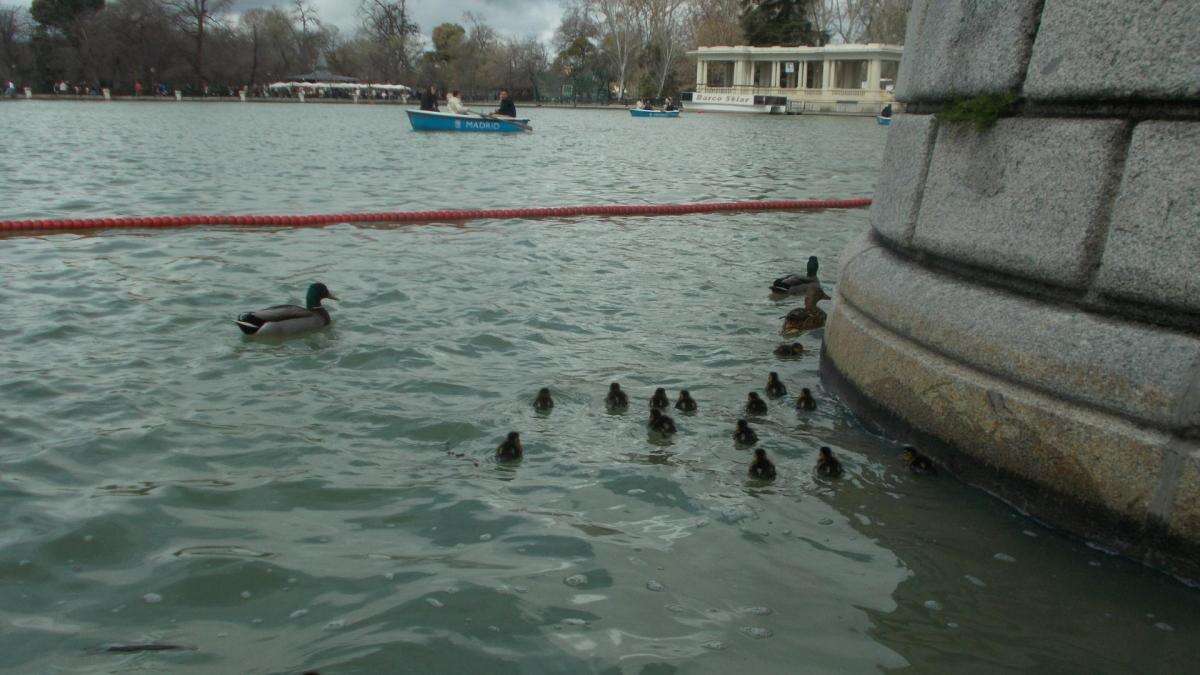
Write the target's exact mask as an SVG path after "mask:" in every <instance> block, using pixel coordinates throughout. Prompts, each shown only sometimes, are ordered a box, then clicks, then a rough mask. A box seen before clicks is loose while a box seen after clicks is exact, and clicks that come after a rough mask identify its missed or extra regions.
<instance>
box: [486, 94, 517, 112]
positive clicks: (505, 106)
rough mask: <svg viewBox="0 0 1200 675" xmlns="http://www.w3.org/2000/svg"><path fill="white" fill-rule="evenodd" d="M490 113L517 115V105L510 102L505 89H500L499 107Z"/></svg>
mask: <svg viewBox="0 0 1200 675" xmlns="http://www.w3.org/2000/svg"><path fill="white" fill-rule="evenodd" d="M492 114H493V115H497V116H500V117H513V118H515V117H516V116H517V105H516V104H515V103H513V102H512V99H511V98H510V97H509V95H508V90H507V89H501V90H500V107H499V108H497V109H496V112H494V113H492Z"/></svg>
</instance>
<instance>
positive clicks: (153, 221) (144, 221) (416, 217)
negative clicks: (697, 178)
mask: <svg viewBox="0 0 1200 675" xmlns="http://www.w3.org/2000/svg"><path fill="white" fill-rule="evenodd" d="M870 205H871V200H870V199H769V200H758V201H741V202H697V203H690V204H627V205H621V204H613V205H601V206H553V207H533V208H520V209H476V210H452V211H390V212H384V213H325V214H317V215H308V216H295V215H293V216H230V215H209V216H140V217H123V218H83V219H55V220H49V219H47V220H0V232H34V231H44V230H107V229H117V228H145V229H155V228H163V227H196V226H203V225H236V226H243V227H307V226H318V225H335V224H338V223H363V224H375V223H459V222H464V221H468V220H511V219H527V218H571V217H575V216H677V215H683V214H689V213H718V212H735V211H812V210H819V209H860V208H864V207H867V206H870Z"/></svg>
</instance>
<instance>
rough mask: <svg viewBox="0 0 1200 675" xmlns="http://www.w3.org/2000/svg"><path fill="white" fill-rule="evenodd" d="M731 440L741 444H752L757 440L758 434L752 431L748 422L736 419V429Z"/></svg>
mask: <svg viewBox="0 0 1200 675" xmlns="http://www.w3.org/2000/svg"><path fill="white" fill-rule="evenodd" d="M733 440H734V441H735V442H737V443H741V444H742V445H754V444H755V443H757V442H758V434H756V433H754V429H751V428H750V423H749V422H747V421H746V420H738V421H737V429H735V430H734V432H733Z"/></svg>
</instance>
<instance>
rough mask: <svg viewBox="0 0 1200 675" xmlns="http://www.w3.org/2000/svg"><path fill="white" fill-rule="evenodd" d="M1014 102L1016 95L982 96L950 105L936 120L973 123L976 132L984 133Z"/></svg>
mask: <svg viewBox="0 0 1200 675" xmlns="http://www.w3.org/2000/svg"><path fill="white" fill-rule="evenodd" d="M1016 102H1017V96H1016V94H984V95H983V96H976V97H975V98H965V99H960V100H958V101H955V102H953V103H951V104H950V105H948V106H946V108H945V109H944V110H943V111H942V112H941V113H939V114H938V118H939V119H941V120H943V121H946V122H974V123H975V129H976V130H977V131H986V130H988V129H990V128H991V127H992V126H993V125H995V124H996V122H997V121H998V120H999V119H1000V118H1001V117H1003V116H1004V113H1006V112H1008V111H1009V110H1010V109H1011V108H1012V106H1013V104H1014V103H1016Z"/></svg>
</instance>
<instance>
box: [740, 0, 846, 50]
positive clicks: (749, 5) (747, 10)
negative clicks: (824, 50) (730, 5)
mask: <svg viewBox="0 0 1200 675" xmlns="http://www.w3.org/2000/svg"><path fill="white" fill-rule="evenodd" d="M820 1H821V0H742V30H743V31H745V33H746V41H747V42H748V43H749V44H750V45H751V46H755V47H772V46H776V45H778V46H786V47H795V46H799V45H804V46H810V47H812V46H820V45H823V44H825V43H826V42H828V41H829V34H828V33H824V32H822V31H820V30H818V29H816V28H815V27H814V26H813V23H812V20H811V19H810V17H811V13H810V11H809V10H810V7H811V5H812V4H813V2H820Z"/></svg>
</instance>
